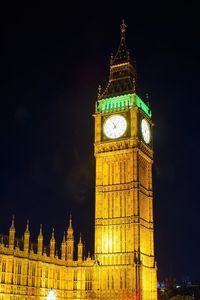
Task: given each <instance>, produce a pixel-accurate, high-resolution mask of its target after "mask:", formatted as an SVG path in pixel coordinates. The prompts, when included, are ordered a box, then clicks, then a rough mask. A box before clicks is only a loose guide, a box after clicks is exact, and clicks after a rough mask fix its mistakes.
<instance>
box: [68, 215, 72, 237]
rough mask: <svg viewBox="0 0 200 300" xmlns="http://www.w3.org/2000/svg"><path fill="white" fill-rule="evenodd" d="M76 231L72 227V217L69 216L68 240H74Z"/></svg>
mask: <svg viewBox="0 0 200 300" xmlns="http://www.w3.org/2000/svg"><path fill="white" fill-rule="evenodd" d="M73 235H74V230H73V227H72V215H71V214H70V216H69V227H68V229H67V238H73Z"/></svg>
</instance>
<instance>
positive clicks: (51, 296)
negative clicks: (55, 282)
mask: <svg viewBox="0 0 200 300" xmlns="http://www.w3.org/2000/svg"><path fill="white" fill-rule="evenodd" d="M47 300H56V295H55V292H54V290H50V291H49V293H48V295H47Z"/></svg>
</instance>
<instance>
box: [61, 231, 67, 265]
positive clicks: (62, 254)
mask: <svg viewBox="0 0 200 300" xmlns="http://www.w3.org/2000/svg"><path fill="white" fill-rule="evenodd" d="M61 259H62V260H65V259H66V240H65V232H64V234H63V240H62V244H61Z"/></svg>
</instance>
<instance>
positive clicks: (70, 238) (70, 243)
mask: <svg viewBox="0 0 200 300" xmlns="http://www.w3.org/2000/svg"><path fill="white" fill-rule="evenodd" d="M66 248H67V249H66V250H67V261H72V260H73V256H74V230H73V228H72V216H71V215H70V219H69V227H68V229H67V240H66Z"/></svg>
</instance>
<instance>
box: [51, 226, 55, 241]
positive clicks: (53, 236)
mask: <svg viewBox="0 0 200 300" xmlns="http://www.w3.org/2000/svg"><path fill="white" fill-rule="evenodd" d="M51 241H55V235H54V228H52V234H51Z"/></svg>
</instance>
